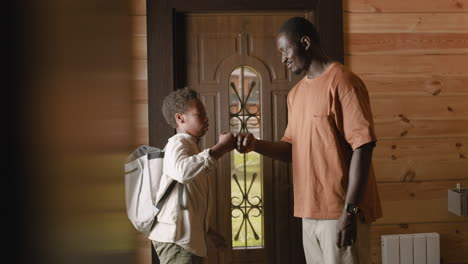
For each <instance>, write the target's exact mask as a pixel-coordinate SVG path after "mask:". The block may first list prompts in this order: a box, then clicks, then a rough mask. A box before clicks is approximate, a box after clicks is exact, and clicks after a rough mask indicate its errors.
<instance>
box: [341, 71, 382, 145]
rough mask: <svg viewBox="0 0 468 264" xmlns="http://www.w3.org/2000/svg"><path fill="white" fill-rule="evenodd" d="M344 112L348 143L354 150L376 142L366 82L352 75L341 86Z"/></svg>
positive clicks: (344, 127) (344, 125)
mask: <svg viewBox="0 0 468 264" xmlns="http://www.w3.org/2000/svg"><path fill="white" fill-rule="evenodd" d="M339 92H341V93H342V94H343V95H342V96H340V97H341V99H340V103H341V107H342V110H343V113H342V114H343V129H344V131H343V132H344V136H345V138H346V141H347V142H348V143H349V144H350V145H351V147H352V148H353V150H354V149H356V148H359V147H360V146H362V145H364V144H367V143H370V142H376V141H377V137H376V135H375V131H374V122H373V117H372V111H371V106H370V100H369V94H368V92H367V88H366V86H365V84H364V82H363V81H362V80H361V79H360V78H359V77H358V76H356V75H354V74H352V73H350V74H349V75H348V76H346V77H345V78H343V80H342V81H341V83H340V84H339Z"/></svg>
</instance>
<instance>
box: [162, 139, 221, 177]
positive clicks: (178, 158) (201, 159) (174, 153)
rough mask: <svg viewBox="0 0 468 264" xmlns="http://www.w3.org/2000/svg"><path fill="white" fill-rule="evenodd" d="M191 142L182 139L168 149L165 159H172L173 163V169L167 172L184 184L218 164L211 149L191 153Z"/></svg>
mask: <svg viewBox="0 0 468 264" xmlns="http://www.w3.org/2000/svg"><path fill="white" fill-rule="evenodd" d="M190 144H192V143H189V142H187V141H184V140H181V141H180V142H177V143H176V144H175V145H174V146H172V147H171V148H169V149H168V150H166V157H165V159H166V158H167V159H170V160H169V162H170V163H172V164H173V165H171V167H173V169H170V170H167V173H168V174H169V176H170V177H171V178H173V179H175V180H176V181H178V182H180V183H183V184H186V183H189V182H190V181H192V180H193V179H194V178H196V177H197V176H198V175H200V174H204V173H207V172H209V171H210V170H212V169H214V168H215V166H216V159H214V158H213V157H212V156H211V155H210V154H209V149H205V150H203V151H202V152H200V153H198V154H196V155H191V154H190V148H191V146H190ZM168 154H169V155H168Z"/></svg>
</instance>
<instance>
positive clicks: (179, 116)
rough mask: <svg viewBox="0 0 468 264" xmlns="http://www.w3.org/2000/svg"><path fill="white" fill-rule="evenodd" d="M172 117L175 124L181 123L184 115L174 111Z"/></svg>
mask: <svg viewBox="0 0 468 264" xmlns="http://www.w3.org/2000/svg"><path fill="white" fill-rule="evenodd" d="M174 118H175V120H176V122H177V124H183V123H184V115H183V114H181V113H175V115H174Z"/></svg>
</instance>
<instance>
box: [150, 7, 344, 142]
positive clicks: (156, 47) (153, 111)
mask: <svg viewBox="0 0 468 264" xmlns="http://www.w3.org/2000/svg"><path fill="white" fill-rule="evenodd" d="M265 7H268V9H266V8H265ZM283 10H286V11H298V10H303V11H306V10H313V11H314V13H315V16H314V17H315V21H314V22H315V25H316V26H317V30H318V32H319V35H320V41H321V43H322V47H323V49H324V50H325V53H326V54H327V55H328V56H329V57H331V58H332V59H333V60H336V61H339V62H341V63H344V45H343V6H342V0H288V1H279V0H255V1H250V0H224V1H219V0H193V1H187V0H146V14H147V16H146V18H147V20H146V23H147V47H148V119H149V120H148V124H149V143H150V145H152V146H164V144H165V142H166V141H167V139H168V138H169V137H171V136H172V135H174V129H173V128H171V127H170V126H169V125H167V124H166V121H165V120H164V117H163V115H162V113H161V105H162V100H163V98H164V97H165V96H166V95H168V94H169V93H171V92H172V91H174V90H175V89H176V88H181V87H175V84H176V83H177V81H176V75H175V74H174V73H175V72H176V71H175V67H176V63H175V59H176V57H175V56H174V45H175V44H177V43H175V41H174V35H175V34H174V33H175V30H176V26H175V23H174V22H175V18H176V16H177V14H178V13H192V12H242V11H249V12H251V11H283Z"/></svg>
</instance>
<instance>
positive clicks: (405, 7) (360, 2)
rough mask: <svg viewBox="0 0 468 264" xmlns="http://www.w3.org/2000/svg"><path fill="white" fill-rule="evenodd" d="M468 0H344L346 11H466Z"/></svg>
mask: <svg viewBox="0 0 468 264" xmlns="http://www.w3.org/2000/svg"><path fill="white" fill-rule="evenodd" d="M467 8H468V0H430V1H428V0H411V1H407V0H394V1H388V0H387V1H382V0H343V10H345V12H365V13H380V12H434V11H437V12H460V11H461V12H466V11H467V10H468V9H467Z"/></svg>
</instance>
